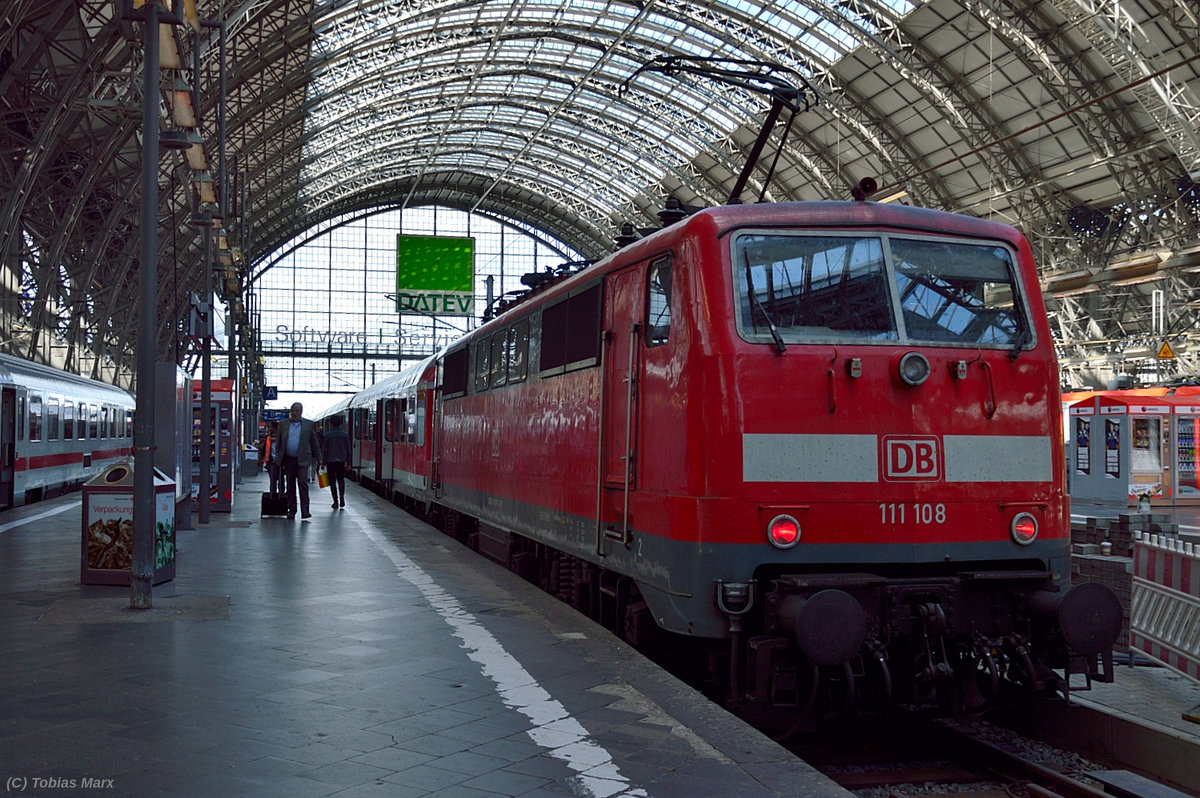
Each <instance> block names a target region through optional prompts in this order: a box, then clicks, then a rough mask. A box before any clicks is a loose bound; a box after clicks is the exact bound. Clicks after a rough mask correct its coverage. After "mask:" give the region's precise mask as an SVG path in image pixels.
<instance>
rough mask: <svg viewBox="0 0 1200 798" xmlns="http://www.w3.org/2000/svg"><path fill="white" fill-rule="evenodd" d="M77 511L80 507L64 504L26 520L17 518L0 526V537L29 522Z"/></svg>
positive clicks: (73, 504)
mask: <svg viewBox="0 0 1200 798" xmlns="http://www.w3.org/2000/svg"><path fill="white" fill-rule="evenodd" d="M78 509H80V505H78V504H75V503H74V502H72V503H71V504H64V505H63V506H62V507H55V508H54V509H53V510H46V511H45V512H44V513H38V514H37V515H31V516H28V517H26V518H19V519H17V520H16V521H9V522H8V523H7V524H0V535H2V534H4V533H5V532H7V531H8V530H10V529H16V528H17V527H19V526H25V525H26V524H28V523H30V522H31V521H37V520H38V519H39V518H48V517H50V516H52V515H58V514H59V513H65V512H66V511H67V510H78Z"/></svg>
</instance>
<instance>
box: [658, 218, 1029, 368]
mask: <svg viewBox="0 0 1200 798" xmlns="http://www.w3.org/2000/svg"><path fill="white" fill-rule="evenodd" d="M733 259H734V260H733V271H734V274H735V278H736V284H737V294H738V295H737V318H738V322H739V325H740V327H741V331H742V334H743V336H744V337H745V338H746V339H747V340H750V341H758V342H763V343H772V342H773V343H775V344H776V345H777V346H779V345H783V344H786V343H804V342H807V341H813V340H832V341H896V340H905V341H911V342H928V343H937V344H958V345H970V346H981V345H982V346H997V347H999V346H1014V345H1017V346H1020V345H1023V344H1024V343H1026V339H1027V333H1026V330H1027V327H1026V325H1025V322H1024V317H1023V315H1022V313H1021V311H1020V309H1019V305H1018V304H1016V303H1015V301H1014V300H1015V297H1016V295H1017V292H1016V290H1015V286H1016V281H1015V279H1014V277H1013V274H1014V265H1013V264H1014V262H1013V257H1012V254H1011V253H1010V252H1009V250H1008V249H1007V248H1005V247H1003V246H1001V245H999V244H991V243H981V242H977V241H963V240H950V239H934V238H917V237H915V236H897V235H880V234H876V235H870V234H863V235H845V234H838V235H832V234H823V235H822V234H800V233H782V232H780V233H745V234H742V235H740V236H737V237H736V238H735V243H734V248H733ZM897 300H898V304H897ZM651 323H653V321H651Z"/></svg>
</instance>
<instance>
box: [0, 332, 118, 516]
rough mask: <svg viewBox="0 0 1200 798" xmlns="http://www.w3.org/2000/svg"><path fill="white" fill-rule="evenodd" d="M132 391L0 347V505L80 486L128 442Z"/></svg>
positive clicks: (116, 458)
mask: <svg viewBox="0 0 1200 798" xmlns="http://www.w3.org/2000/svg"><path fill="white" fill-rule="evenodd" d="M133 409H134V399H133V396H131V395H130V394H129V393H127V392H126V391H123V390H121V389H120V388H117V387H115V386H112V385H108V384H106V383H103V382H97V381H96V380H90V379H87V378H86V377H80V376H78V375H76V374H70V373H68V372H65V371H60V370H58V369H55V368H51V367H49V366H43V365H40V364H38V363H31V362H30V361H27V360H22V359H20V358H16V357H11V356H9V355H2V354H0V509H7V508H9V507H15V506H18V505H22V504H28V503H29V502H35V501H40V500H41V499H44V498H47V497H49V496H56V495H58V494H60V493H64V492H66V491H69V490H73V489H75V488H78V487H79V485H80V484H82V483H83V482H84V481H85V480H87V479H88V478H90V477H92V476H93V475H95V474H96V473H98V472H99V471H100V470H101V469H103V468H104V467H105V466H107V465H109V464H110V463H113V462H115V461H117V460H120V459H123V458H125V457H128V456H129V454H130V452H131V451H132V446H133Z"/></svg>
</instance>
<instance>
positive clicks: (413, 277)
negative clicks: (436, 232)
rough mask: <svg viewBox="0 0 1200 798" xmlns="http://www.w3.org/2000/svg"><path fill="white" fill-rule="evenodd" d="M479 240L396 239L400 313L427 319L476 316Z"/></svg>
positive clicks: (431, 237) (447, 238)
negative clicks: (476, 275)
mask: <svg viewBox="0 0 1200 798" xmlns="http://www.w3.org/2000/svg"><path fill="white" fill-rule="evenodd" d="M474 289H475V239H473V238H451V237H447V236H413V235H402V234H401V235H397V236H396V311H397V312H399V313H419V314H421V315H423V316H471V315H474V313H475V290H474Z"/></svg>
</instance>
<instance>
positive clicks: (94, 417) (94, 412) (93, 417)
mask: <svg viewBox="0 0 1200 798" xmlns="http://www.w3.org/2000/svg"><path fill="white" fill-rule="evenodd" d="M88 437H89V438H91V439H92V440H96V439H97V438H99V437H100V408H99V407H98V406H97V405H88Z"/></svg>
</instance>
